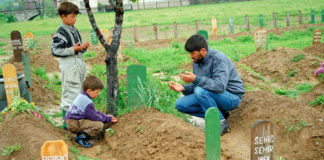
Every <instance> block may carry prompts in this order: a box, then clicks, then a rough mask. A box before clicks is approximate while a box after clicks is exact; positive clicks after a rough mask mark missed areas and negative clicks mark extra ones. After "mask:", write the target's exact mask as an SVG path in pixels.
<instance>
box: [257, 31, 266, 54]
mask: <svg viewBox="0 0 324 160" xmlns="http://www.w3.org/2000/svg"><path fill="white" fill-rule="evenodd" d="M266 40H267V30H266V29H265V28H263V27H261V28H257V29H256V30H255V32H254V44H255V48H256V49H257V50H260V49H265V48H266Z"/></svg>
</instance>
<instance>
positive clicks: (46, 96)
mask: <svg viewBox="0 0 324 160" xmlns="http://www.w3.org/2000/svg"><path fill="white" fill-rule="evenodd" d="M32 82H33V83H32V96H33V102H34V103H35V104H36V105H37V106H40V107H41V106H48V105H52V104H53V103H54V100H57V101H59V99H58V98H59V97H60V96H56V95H55V92H53V91H52V90H50V89H48V88H47V87H46V85H47V84H48V82H46V81H45V80H43V79H41V78H39V77H38V76H36V75H34V74H32Z"/></svg>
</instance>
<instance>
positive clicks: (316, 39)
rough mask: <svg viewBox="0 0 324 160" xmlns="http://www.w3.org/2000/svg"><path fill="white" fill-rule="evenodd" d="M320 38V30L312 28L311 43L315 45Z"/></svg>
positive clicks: (318, 42) (319, 41)
mask: <svg viewBox="0 0 324 160" xmlns="http://www.w3.org/2000/svg"><path fill="white" fill-rule="evenodd" d="M321 38H322V30H320V29H315V30H314V36H313V45H317V44H320V43H321Z"/></svg>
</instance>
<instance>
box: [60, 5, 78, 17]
mask: <svg viewBox="0 0 324 160" xmlns="http://www.w3.org/2000/svg"><path fill="white" fill-rule="evenodd" d="M72 13H73V14H79V8H78V6H77V5H75V4H74V3H72V2H62V3H61V4H60V7H59V9H58V14H59V15H60V16H62V15H65V16H66V15H68V14H72Z"/></svg>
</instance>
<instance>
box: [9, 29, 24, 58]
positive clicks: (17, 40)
mask: <svg viewBox="0 0 324 160" xmlns="http://www.w3.org/2000/svg"><path fill="white" fill-rule="evenodd" d="M10 35H11V43H12V49H13V53H14V59H15V61H16V62H21V61H22V57H21V52H22V50H23V45H22V40H21V34H20V32H19V31H12V32H11V34H10Z"/></svg>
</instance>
